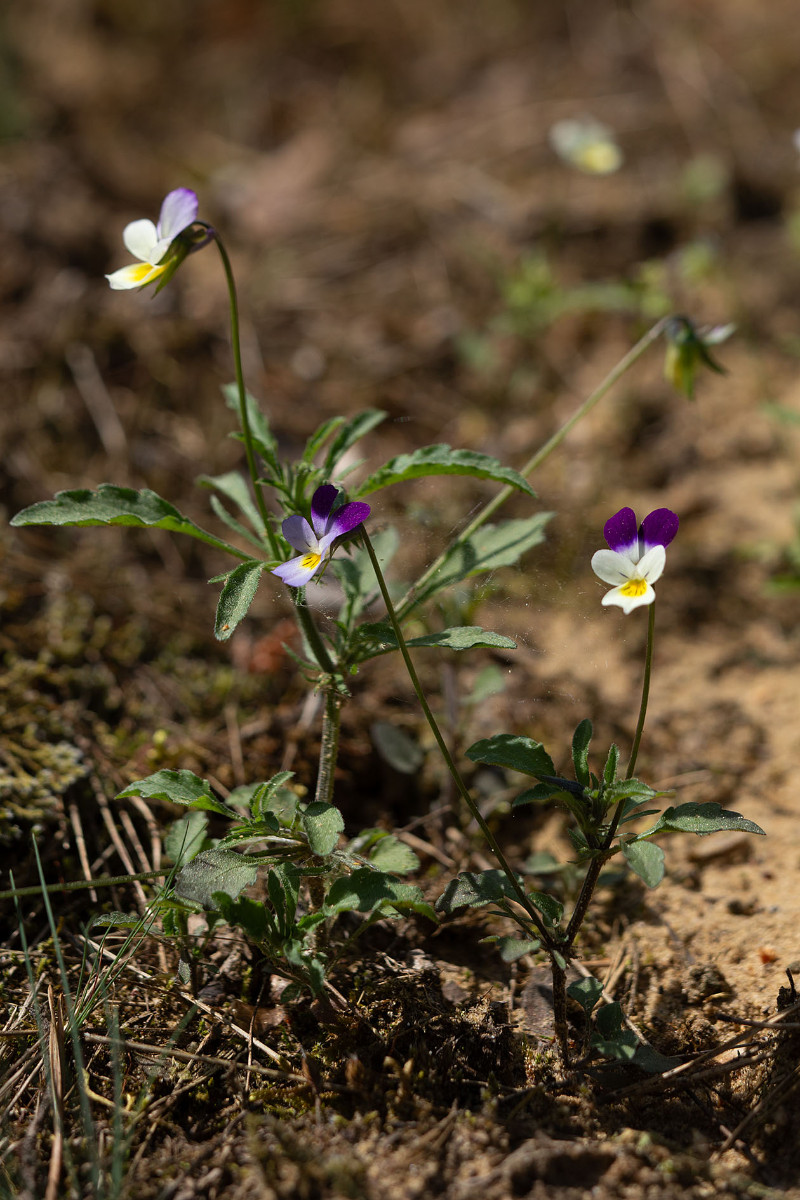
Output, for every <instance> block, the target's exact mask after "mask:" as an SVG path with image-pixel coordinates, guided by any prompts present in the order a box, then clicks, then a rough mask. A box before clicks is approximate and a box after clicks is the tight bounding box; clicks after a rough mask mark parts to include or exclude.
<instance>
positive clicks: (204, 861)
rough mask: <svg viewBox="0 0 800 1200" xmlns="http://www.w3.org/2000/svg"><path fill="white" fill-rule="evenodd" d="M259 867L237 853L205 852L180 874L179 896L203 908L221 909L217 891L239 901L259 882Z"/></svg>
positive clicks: (187, 865) (177, 888) (227, 851)
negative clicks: (242, 895) (238, 897)
mask: <svg viewBox="0 0 800 1200" xmlns="http://www.w3.org/2000/svg"><path fill="white" fill-rule="evenodd" d="M256 874H257V868H256V866H254V865H253V864H252V863H249V862H248V860H247V858H245V857H244V855H242V854H237V853H236V852H235V851H234V850H204V851H203V853H202V854H198V856H197V858H194V859H192V861H191V862H190V863H187V864H186V866H185V867H183V868H182V870H180V871H179V872H178V875H177V878H176V880H175V895H176V896H180V897H181V899H182V900H191V901H193V902H194V903H195V904H201V905H202V906H203V908H217V904H216V903H215V901H214V893H215V892H224V893H225V895H226V896H230V898H231V899H232V900H235V899H236V898H237V896H239V894H240V893H241V892H243V891H244V889H245V888H246V887H250V885H251V884H253V883H255V880H256Z"/></svg>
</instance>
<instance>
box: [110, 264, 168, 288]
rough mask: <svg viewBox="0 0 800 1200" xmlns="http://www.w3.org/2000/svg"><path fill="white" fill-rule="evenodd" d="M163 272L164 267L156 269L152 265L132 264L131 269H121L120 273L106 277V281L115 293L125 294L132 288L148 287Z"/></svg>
mask: <svg viewBox="0 0 800 1200" xmlns="http://www.w3.org/2000/svg"><path fill="white" fill-rule="evenodd" d="M163 272H164V268H163V267H154V266H153V265H152V263H146V262H143V263H131V265H130V266H129V267H121V268H120V269H119V271H114V272H113V273H112V274H111V275H106V279H107V280H108V284H109V287H112V288H113V289H114V291H115V292H125V291H128V290H129V289H131V288H141V287H146V286H147V284H148V283H152V282H153V280H154V279H158V277H159V275H162V274H163Z"/></svg>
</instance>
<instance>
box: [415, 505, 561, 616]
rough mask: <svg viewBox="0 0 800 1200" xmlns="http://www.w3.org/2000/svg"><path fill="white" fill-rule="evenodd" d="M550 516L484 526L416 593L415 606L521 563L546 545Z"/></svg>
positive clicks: (450, 553)
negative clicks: (455, 586) (458, 585)
mask: <svg viewBox="0 0 800 1200" xmlns="http://www.w3.org/2000/svg"><path fill="white" fill-rule="evenodd" d="M552 516H553V513H551V512H540V513H534V515H533V516H532V517H523V518H520V519H519V520H514V521H501V522H500V524H498V525H482V526H481V528H480V529H478V530H476V531H475V533H473V534H472V536H471V537H469V538H467V539H466V540H465V541H463V542H457V543H456V544H455V545H454V546H453V547H452V548H451V549H450V550H449V551H448V553H447V556H446V558H445V559H444V562H443V563H442V565H441V566H440V567H439V569H438V570H437V572H436V574H435V575H434V576H433V578H432V579H430V580H429V581H428V583H426V584H425V585H424V586H423V587H421V588H420V589H419V590H418V591H415V592H414V604H415V605H417V604H421V603H422V602H423V601H424V600H427V599H429V598H430V597H431V596H432V595H434V594H435V593H436V592H438V591H440V590H441V589H442V588H445V587H449V586H450V585H451V584H453V583H459V582H461V580H463V579H469V578H470V577H471V576H473V575H480V574H484V573H485V572H487V571H497V570H499V569H500V568H501V567H511V566H514V564H515V563H517V562H519V560H520V558H521V557H522V555H523V554H525V553H526V552H527V551H528V550H531V549H533V547H534V546H538V545H540V544H541V543H542V542H543V541H544V530H545V526H546V525H547V523H548V521H549V520H550V518H551V517H552Z"/></svg>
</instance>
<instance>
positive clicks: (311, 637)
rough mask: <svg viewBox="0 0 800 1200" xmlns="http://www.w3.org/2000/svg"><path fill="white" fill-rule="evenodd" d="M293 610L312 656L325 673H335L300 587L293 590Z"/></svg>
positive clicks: (331, 660)
mask: <svg viewBox="0 0 800 1200" xmlns="http://www.w3.org/2000/svg"><path fill="white" fill-rule="evenodd" d="M294 611H295V615H296V617H297V623H298V625H299V626H300V628H301V630H302V631H303V635H304V637H305V639H306V641H307V642H308V644H309V647H310V648H311V652H312V653H313V655H314V658H315V659H316V660H317V662H318V663H319V665H320V667H321V668H322V670H323V671H325V673H326V674H327V675H335V674H336V667H335V666H334V663H333V659H332V658H331V656H330V654H328V651H327V648H326V646H325V643H324V642H323V640H322V635H321V634H320V632H319V630H318V629H317V627H316V625H315V624H314V618H313V617H312V616H311V611H310V609H309V607H308V605H307V604H306V602H305V595H304V594H303V589H302V588H297V589H296V590H295V599H294Z"/></svg>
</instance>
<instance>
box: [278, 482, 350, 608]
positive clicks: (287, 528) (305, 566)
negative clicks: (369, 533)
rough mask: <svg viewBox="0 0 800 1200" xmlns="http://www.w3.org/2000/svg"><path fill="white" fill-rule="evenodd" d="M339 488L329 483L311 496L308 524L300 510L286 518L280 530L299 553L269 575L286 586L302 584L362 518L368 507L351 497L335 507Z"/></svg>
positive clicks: (314, 572)
mask: <svg viewBox="0 0 800 1200" xmlns="http://www.w3.org/2000/svg"><path fill="white" fill-rule="evenodd" d="M338 496H339V489H338V488H335V487H334V486H333V484H332V483H324V484H323V485H322V487H318V488H317V490H316V491H315V492H314V495H313V496H312V497H311V524H310V525H309V523H308V521H307V520H306V519H305V517H301V516H300V514H299V513H297V514H295V515H294V516H292V517H287V518H286V520H285V521H284V522H283V524H282V525H281V532H282V533H283V536H284V537H285V538H286V541H287V542H288V543H289V545H290V546H294V548H295V550H300V551H301V553H300V555H299V556H298V557H297V558H290V559H289V561H288V562H285V563H281V565H280V566H279V567H275V569H274V570H273V572H272V574H273V575H278V576H279V577H280V578H281V579H282V580H283V582H284V583H288V585H289V587H305V585H306V584H307V583H308V582H309V580H310V579H311V578H312V577H313V576H314V575H315V574H316V573H317V571H318V570H319V569H320V567H321V566H322V565H323V564H324V563H327V562H328V560H329V558H330V557H331V554H332V553H333V551H334V549H335V547H336V542H337V540H338V539H339V538H342V537H344V536H345V535H346V534H348V533H352V532H353V530H354V529H357V528H358V526H359V525H360V524H361V523H362V521H365V520H366V519H367V517H368V516H369V514H370V507H369V505H368V504H364V502H363V501H360V500H352V501H350V503H349V504H342V505H341V507H340V508H337V509H334V507H333V506H334V504H335V502H336V499H337V497H338Z"/></svg>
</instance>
